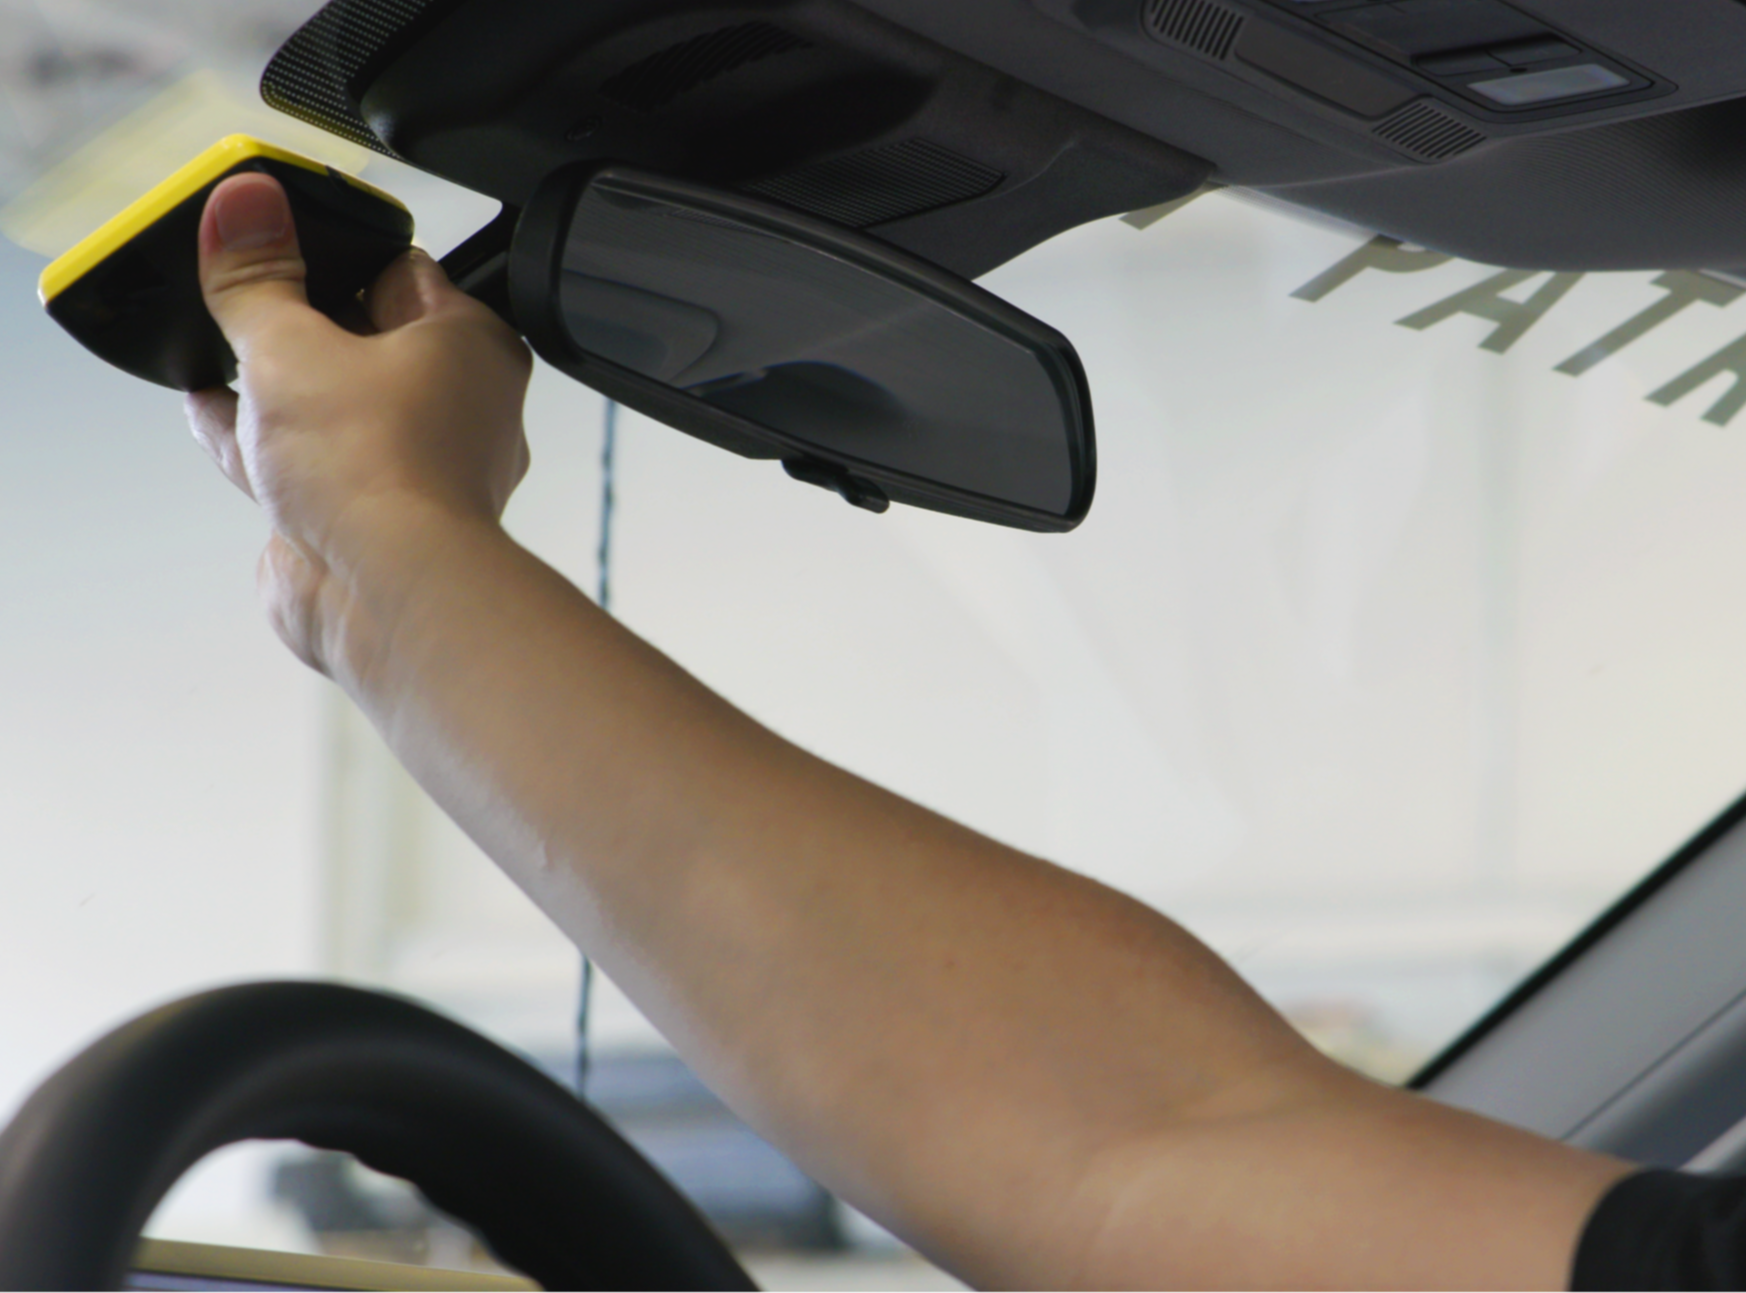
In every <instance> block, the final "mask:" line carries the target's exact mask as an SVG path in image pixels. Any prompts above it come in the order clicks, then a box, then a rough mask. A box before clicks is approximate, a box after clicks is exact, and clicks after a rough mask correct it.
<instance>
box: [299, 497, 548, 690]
mask: <svg viewBox="0 0 1746 1293" xmlns="http://www.w3.org/2000/svg"><path fill="white" fill-rule="evenodd" d="M324 538H325V540H326V541H325V542H324V543H323V545H322V548H323V551H322V553H321V558H320V560H321V564H322V565H323V567H324V569H325V577H324V579H323V588H322V595H321V599H320V605H319V608H318V611H317V614H318V619H319V623H317V624H315V625H312V626H311V627H312V628H313V629H314V633H313V635H312V636H313V637H314V639H315V642H314V643H313V645H314V646H315V647H316V649H317V651H318V653H319V667H321V668H322V670H323V671H324V672H325V673H327V674H328V675H329V676H330V677H331V678H333V680H334V681H335V682H337V683H338V684H339V685H340V686H341V687H342V688H343V689H344V690H345V691H347V692H348V693H349V694H351V695H352V697H353V698H354V699H355V700H357V701H359V702H360V703H366V702H369V701H371V700H374V701H376V702H378V703H379V702H380V701H381V700H383V699H385V698H386V697H387V695H388V694H390V693H391V692H392V691H393V690H394V688H395V686H396V681H395V680H396V676H397V674H398V673H400V672H402V670H401V669H400V668H399V665H402V664H407V663H409V662H410V661H411V660H412V659H413V658H414V657H415V656H416V654H417V651H416V647H417V644H418V642H419V641H420V640H421V639H422V638H424V637H427V636H429V635H430V633H432V632H433V631H434V632H439V633H440V632H441V620H442V618H443V616H444V615H445V614H448V613H451V611H450V608H447V607H445V606H443V605H442V604H441V602H442V595H443V594H445V593H447V594H453V593H454V592H455V591H456V588H457V585H458V584H460V583H462V582H465V581H464V572H465V571H467V570H468V569H470V568H472V567H474V566H476V565H477V564H478V562H479V561H480V560H481V559H482V558H483V557H484V556H485V555H486V554H487V553H489V552H490V551H491V550H492V549H496V548H502V547H505V546H507V547H511V548H513V547H514V546H515V544H514V541H513V540H512V539H510V538H509V536H508V534H507V533H506V532H505V531H504V529H503V527H502V525H501V524H499V523H498V522H497V521H496V520H495V519H493V518H491V517H489V516H486V515H482V514H479V513H477V512H473V511H467V510H461V509H455V508H449V507H445V506H443V505H442V504H440V503H438V502H436V501H433V500H430V499H426V498H422V497H417V496H411V495H395V496H392V497H380V498H373V499H369V500H361V501H359V502H357V503H354V504H353V505H352V506H351V507H350V508H348V509H347V512H346V514H345V515H344V516H343V517H341V518H339V519H338V520H337V521H336V523H335V524H334V525H333V526H332V527H330V529H329V531H328V533H327V534H326V535H325V536H324ZM371 707H372V708H373V705H372V706H371Z"/></svg>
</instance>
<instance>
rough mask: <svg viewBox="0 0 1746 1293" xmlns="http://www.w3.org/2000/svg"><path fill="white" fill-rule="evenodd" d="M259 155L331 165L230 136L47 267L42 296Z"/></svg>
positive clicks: (388, 198)
mask: <svg viewBox="0 0 1746 1293" xmlns="http://www.w3.org/2000/svg"><path fill="white" fill-rule="evenodd" d="M257 157H260V158H265V159H267V160H268V161H275V162H284V163H286V164H287V165H290V166H300V167H302V168H303V169H304V170H306V171H314V172H316V173H317V174H319V175H325V174H327V173H328V172H329V169H330V168H329V167H327V166H324V165H323V164H322V163H320V162H317V161H313V160H311V159H310V158H308V157H304V156H302V155H300V154H298V153H293V152H291V151H289V150H288V149H284V148H279V147H276V146H275V145H273V144H269V143H264V142H262V141H261V140H259V139H255V138H253V137H252V136H249V135H231V136H230V137H229V138H227V139H222V140H220V141H219V142H218V143H216V144H214V145H213V146H212V147H211V148H208V149H207V150H206V151H205V152H203V153H201V154H200V156H198V157H196V158H195V159H194V160H193V161H191V162H189V163H188V164H187V165H186V166H184V167H183V168H182V169H181V170H179V171H177V172H176V173H175V174H174V175H172V176H170V178H169V179H167V180H165V181H164V182H163V183H162V184H160V185H158V186H157V187H156V188H155V189H153V190H152V191H151V192H150V193H147V194H146V195H145V196H144V197H142V198H140V199H139V200H138V201H136V202H133V203H131V204H129V205H128V207H127V208H126V209H125V210H123V211H122V212H121V214H120V215H118V216H116V217H114V218H113V219H112V220H110V221H108V222H107V223H105V224H104V225H103V227H102V228H100V229H98V230H97V231H96V232H95V233H93V234H91V235H90V236H89V237H87V238H84V239H82V240H80V241H79V242H78V243H77V244H76V245H74V246H73V247H72V248H71V249H70V250H69V251H67V252H66V254H64V255H62V256H61V257H59V258H58V259H57V260H55V261H54V263H52V264H51V265H50V266H49V267H48V268H47V269H45V270H43V272H42V279H41V281H40V283H39V284H38V286H37V293H38V295H39V296H40V297H41V298H42V303H43V304H44V305H47V304H48V303H49V302H50V301H52V300H54V299H55V298H56V297H57V296H59V295H60V294H61V293H62V292H64V291H66V290H67V289H68V288H69V287H71V286H72V285H73V284H74V283H77V282H78V281H79V280H80V279H81V278H83V277H85V275H87V274H89V273H90V272H91V271H92V270H93V269H96V268H97V266H99V265H101V264H102V263H103V262H104V261H106V260H108V259H109V257H111V256H113V255H114V254H115V253H116V252H117V251H119V250H121V248H123V247H125V246H126V245H127V244H128V243H130V242H132V241H133V240H134V239H135V238H137V237H139V235H140V234H142V233H144V232H145V231H146V230H147V229H149V228H151V227H152V226H153V225H154V224H156V223H157V222H158V221H159V220H162V219H163V218H164V217H165V216H167V215H169V214H170V212H172V211H174V210H175V209H176V208H177V207H179V206H181V205H182V203H184V202H186V201H187V200H188V199H189V198H191V197H193V196H194V195H195V194H197V193H199V192H200V190H202V189H204V188H205V187H207V185H209V184H215V183H217V182H218V181H219V180H221V179H223V178H224V176H225V175H227V174H229V173H230V172H231V171H233V170H235V169H236V168H237V167H238V166H241V165H243V163H245V162H251V161H253V160H255V159H256V158H257ZM333 174H335V175H339V176H341V178H343V179H344V180H345V181H346V183H348V184H350V185H352V186H353V187H354V188H357V189H361V190H363V191H364V192H366V193H368V194H370V195H371V196H373V197H377V198H380V199H382V201H384V202H391V203H393V204H394V205H395V206H397V207H399V208H400V209H401V210H402V211H405V210H406V209H407V208H406V204H405V203H404V202H402V201H400V200H399V199H398V198H396V197H395V196H394V195H393V194H390V193H384V192H383V191H382V190H381V189H379V188H377V187H376V186H375V185H373V184H366V183H365V182H364V181H363V180H360V179H356V178H354V177H353V176H350V175H345V174H344V173H343V172H340V171H334V172H333Z"/></svg>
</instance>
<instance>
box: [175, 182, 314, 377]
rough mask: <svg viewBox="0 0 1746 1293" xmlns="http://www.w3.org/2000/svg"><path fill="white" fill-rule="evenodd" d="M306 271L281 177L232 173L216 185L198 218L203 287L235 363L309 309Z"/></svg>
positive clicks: (310, 311) (245, 361)
mask: <svg viewBox="0 0 1746 1293" xmlns="http://www.w3.org/2000/svg"><path fill="white" fill-rule="evenodd" d="M306 277H307V270H306V269H305V267H304V264H303V254H302V251H301V249H300V248H299V246H298V243H297V228H296V225H295V223H294V222H293V220H292V217H291V203H290V200H289V199H288V198H287V197H286V196H285V190H284V189H283V188H281V187H280V185H279V181H277V180H275V179H274V178H272V177H271V176H270V175H260V174H246V175H236V176H232V177H231V178H230V179H228V180H226V181H225V182H224V183H223V184H220V185H219V186H218V188H217V189H215V190H213V194H212V196H211V198H209V199H208V200H207V203H206V214H205V216H204V217H203V218H202V220H201V222H200V286H201V290H202V291H203V292H204V293H205V296H206V308H207V309H209V310H211V311H212V317H213V318H214V319H216V320H217V321H218V326H219V328H220V329H221V330H222V331H223V332H224V335H225V338H226V339H227V340H228V341H229V342H230V344H231V348H232V349H233V350H235V351H236V355H237V359H238V360H239V361H240V362H243V363H247V362H248V357H249V352H250V351H251V350H253V349H255V348H257V347H258V346H259V345H261V344H263V343H264V342H265V340H266V337H267V335H268V334H269V333H271V332H273V331H275V330H276V329H278V328H280V327H283V326H285V325H287V324H288V323H291V322H292V321H301V320H303V319H305V318H306V317H307V316H308V315H311V314H313V313H314V312H313V311H312V310H311V309H310V306H309V296H308V294H307V292H306V291H305V289H304V281H305V279H306Z"/></svg>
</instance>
